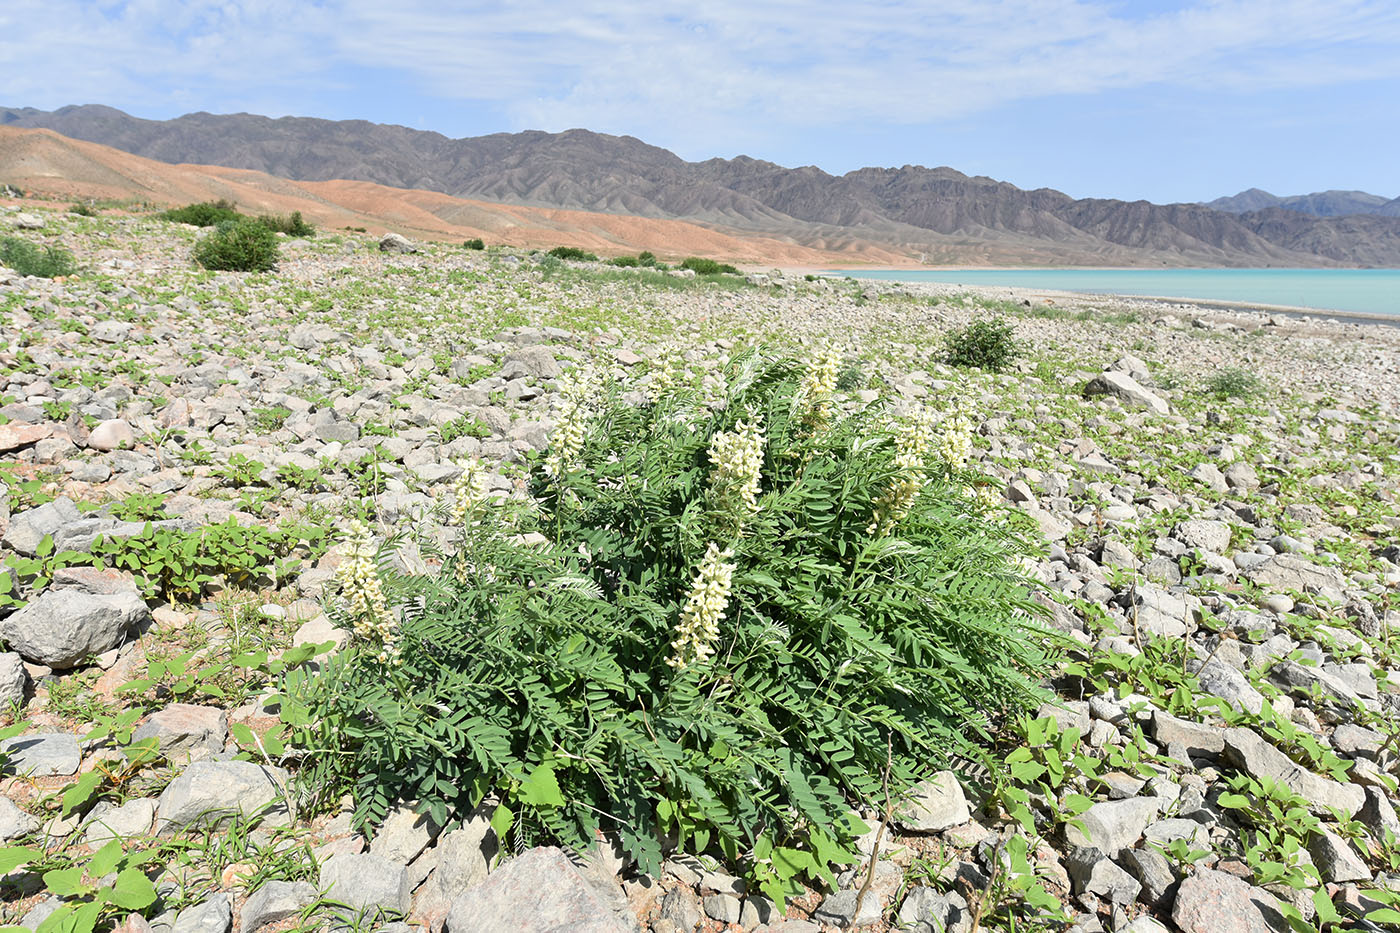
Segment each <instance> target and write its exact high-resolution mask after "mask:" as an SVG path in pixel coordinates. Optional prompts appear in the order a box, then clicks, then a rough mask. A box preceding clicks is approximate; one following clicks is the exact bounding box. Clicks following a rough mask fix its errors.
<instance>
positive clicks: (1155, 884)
mask: <svg viewBox="0 0 1400 933" xmlns="http://www.w3.org/2000/svg"><path fill="white" fill-rule="evenodd" d="M1122 861H1123V867H1124V868H1126V869H1127V870H1128V873H1129V874H1131V875H1132V876H1133V877H1134V878H1136V879H1137V880H1138V883H1139V884H1141V885H1142V890H1141V892H1139V894H1138V899H1139V900H1140V901H1142V902H1143V903H1144V904H1146V905H1147V906H1148V907H1156V906H1157V905H1159V904H1161V903H1162V902H1163V901H1165V900H1166V899H1167V897H1168V896H1169V895H1170V894H1171V892H1172V891H1173V889H1174V887H1175V885H1176V880H1177V879H1176V872H1174V871H1173V870H1172V866H1171V863H1170V862H1168V861H1167V857H1166V856H1165V855H1163V854H1162V853H1161V852H1158V851H1157V850H1156V849H1147V848H1143V849H1124V850H1123V855H1122Z"/></svg>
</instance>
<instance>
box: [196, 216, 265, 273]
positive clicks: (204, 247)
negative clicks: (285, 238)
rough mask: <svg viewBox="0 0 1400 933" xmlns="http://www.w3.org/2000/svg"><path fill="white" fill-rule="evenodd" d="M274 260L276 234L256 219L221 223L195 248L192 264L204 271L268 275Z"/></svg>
mask: <svg viewBox="0 0 1400 933" xmlns="http://www.w3.org/2000/svg"><path fill="white" fill-rule="evenodd" d="M277 258H278V256H277V235H276V234H274V233H273V232H272V231H271V230H270V229H268V228H267V227H266V226H264V225H263V224H261V223H259V222H258V221H256V220H238V221H233V222H231V223H226V224H220V225H219V226H218V227H217V228H215V230H214V232H213V233H211V234H209V235H208V236H206V237H205V238H204V239H202V240H200V241H199V242H198V243H196V244H195V246H194V259H195V262H197V263H199V264H200V265H201V266H203V267H204V268H206V269H214V270H221V271H227V272H268V271H270V270H271V269H272V268H273V267H274V266H275V265H277Z"/></svg>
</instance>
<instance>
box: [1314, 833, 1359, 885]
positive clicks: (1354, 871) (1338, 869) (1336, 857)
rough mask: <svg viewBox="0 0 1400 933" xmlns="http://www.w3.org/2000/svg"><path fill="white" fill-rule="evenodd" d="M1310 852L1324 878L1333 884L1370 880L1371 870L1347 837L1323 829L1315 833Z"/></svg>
mask: <svg viewBox="0 0 1400 933" xmlns="http://www.w3.org/2000/svg"><path fill="white" fill-rule="evenodd" d="M1308 854H1309V855H1311V856H1312V859H1313V864H1314V865H1316V866H1317V869H1318V871H1319V872H1321V873H1322V880H1323V881H1326V882H1328V883H1331V884H1345V883H1346V882H1348V881H1370V880H1371V870H1370V869H1369V868H1367V867H1366V863H1365V862H1363V861H1362V860H1361V857H1360V856H1359V855H1357V854H1356V852H1355V850H1353V849H1352V847H1351V846H1350V845H1349V844H1348V843H1347V841H1346V840H1345V839H1343V838H1342V837H1341V836H1338V835H1337V834H1336V833H1332V832H1328V831H1327V830H1323V831H1322V832H1320V833H1314V834H1313V837H1312V839H1311V841H1309V843H1308Z"/></svg>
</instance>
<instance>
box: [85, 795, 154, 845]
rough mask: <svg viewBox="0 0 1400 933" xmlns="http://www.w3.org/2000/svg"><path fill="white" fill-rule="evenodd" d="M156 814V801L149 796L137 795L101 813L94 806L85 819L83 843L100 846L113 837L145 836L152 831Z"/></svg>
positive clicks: (130, 837)
mask: <svg viewBox="0 0 1400 933" xmlns="http://www.w3.org/2000/svg"><path fill="white" fill-rule="evenodd" d="M155 816H156V802H155V801H154V800H151V799H150V798H149V797H137V798H135V799H134V800H128V801H127V802H126V803H124V804H122V805H121V806H119V807H111V808H110V809H106V810H103V811H102V812H100V813H99V812H98V809H97V808H96V807H94V808H93V811H92V813H89V814H88V818H87V819H85V820H83V828H84V830H85V831H84V833H83V844H84V845H89V846H98V847H100V846H103V845H106V844H107V843H108V842H111V841H112V840H113V839H132V838H136V837H139V836H144V835H146V834H147V833H149V832H150V831H151V822H152V821H153V820H154V819H155Z"/></svg>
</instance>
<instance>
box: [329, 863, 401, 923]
mask: <svg viewBox="0 0 1400 933" xmlns="http://www.w3.org/2000/svg"><path fill="white" fill-rule="evenodd" d="M320 880H321V884H320V887H321V890H322V891H324V892H325V897H326V899H327V900H329V901H334V902H335V903H337V904H340V905H342V906H344V907H347V908H349V909H350V910H352V911H355V912H356V913H364V914H366V915H368V916H370V917H374V916H376V915H383V914H392V915H402V914H406V913H408V908H409V904H410V894H411V893H412V889H411V888H410V887H409V882H408V869H407V868H405V867H404V866H403V865H399V864H397V863H395V862H391V861H389V860H388V859H386V858H382V857H381V856H378V855H370V854H368V853H364V854H360V855H349V854H346V855H336V856H332V857H331V858H329V859H327V860H326V861H325V862H323V863H321V879H320Z"/></svg>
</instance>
